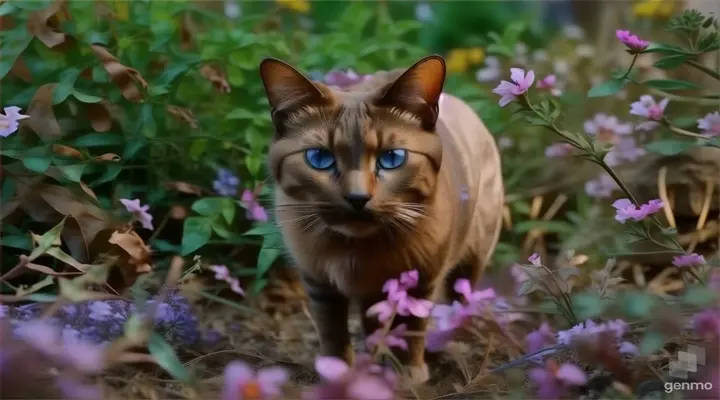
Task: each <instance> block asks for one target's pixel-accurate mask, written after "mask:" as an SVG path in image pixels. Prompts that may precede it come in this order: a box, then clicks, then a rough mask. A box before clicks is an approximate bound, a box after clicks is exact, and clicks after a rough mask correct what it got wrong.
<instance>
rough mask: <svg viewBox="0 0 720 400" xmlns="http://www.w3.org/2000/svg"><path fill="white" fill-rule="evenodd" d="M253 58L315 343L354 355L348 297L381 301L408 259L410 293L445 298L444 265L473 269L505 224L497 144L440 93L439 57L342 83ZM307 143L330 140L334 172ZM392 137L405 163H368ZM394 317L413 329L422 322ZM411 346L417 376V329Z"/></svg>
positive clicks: (283, 220) (280, 210) (459, 104)
mask: <svg viewBox="0 0 720 400" xmlns="http://www.w3.org/2000/svg"><path fill="white" fill-rule="evenodd" d="M260 69H261V75H262V78H263V82H264V84H265V88H266V92H267V95H268V99H269V101H270V104H271V106H272V108H273V121H274V125H275V128H276V134H275V137H274V139H273V143H272V145H271V148H270V155H269V166H270V171H271V174H272V176H273V178H274V180H275V182H276V184H277V186H276V192H275V202H276V205H275V217H276V220H277V222H278V224H279V225H280V227H281V231H282V234H283V237H284V240H285V244H286V246H287V249H288V251H289V253H290V255H291V256H292V258H293V259H294V261H295V263H296V264H297V266H298V268H299V270H300V272H301V275H302V276H303V280H304V283H305V287H306V289H307V291H308V295H309V298H310V308H311V313H312V315H313V319H314V320H315V323H316V325H317V327H318V330H319V335H320V339H321V352H322V353H323V354H325V355H332V356H337V357H342V358H344V359H346V360H347V361H351V360H352V357H353V355H352V351H351V348H350V337H349V334H348V329H347V318H348V306H349V304H350V300H351V299H352V300H357V301H358V302H359V303H360V304H361V306H362V309H363V311H364V310H365V309H367V307H369V306H370V305H372V304H373V303H375V302H377V301H379V300H382V298H383V293H382V292H381V289H382V286H383V284H384V282H385V281H387V280H388V279H391V278H396V277H398V276H399V275H400V273H402V272H404V271H408V270H412V269H417V270H419V272H420V275H421V283H420V285H419V286H418V288H417V290H415V291H414V293H412V294H413V295H414V296H416V297H424V298H431V299H440V298H442V297H447V295H449V294H450V293H448V286H447V285H444V284H443V282H444V280H445V279H446V278H448V277H449V276H451V277H452V278H451V279H452V280H453V281H454V279H456V278H458V277H461V276H465V277H468V278H470V279H471V280H472V281H473V282H476V281H477V280H478V279H479V277H480V275H481V273H482V270H483V269H484V267H485V266H486V264H487V262H488V260H489V258H490V256H491V254H492V251H493V250H494V247H495V245H496V243H497V238H498V235H499V231H500V226H501V215H502V207H503V185H502V177H501V171H500V159H499V154H498V150H497V147H496V145H495V142H494V140H493V138H492V136H491V135H490V133H489V132H488V130H487V128H486V127H485V126H484V125H483V123H482V122H481V120H480V119H479V118H478V117H477V115H476V114H475V113H474V112H473V111H472V109H471V108H470V107H469V106H468V105H467V104H466V103H464V102H463V101H461V100H460V99H458V98H456V97H453V96H450V95H447V94H442V98H441V97H440V96H441V92H442V86H443V83H444V79H445V63H444V61H443V60H442V58H440V57H436V56H431V57H427V58H425V59H423V60H420V61H419V62H418V63H416V64H415V65H414V66H412V67H411V68H409V69H408V70H395V71H390V72H380V73H377V74H376V75H375V76H374V77H373V79H372V80H370V81H369V82H365V83H362V84H359V85H356V86H354V87H350V88H347V89H344V90H337V89H332V88H329V87H327V86H325V85H323V84H322V83H319V82H310V81H309V80H307V79H306V78H305V77H304V76H302V75H301V74H300V73H299V72H297V71H296V70H294V69H293V68H292V67H290V66H289V65H287V64H285V63H283V62H281V61H278V60H272V59H268V60H265V61H263V63H262V64H261V68H260ZM438 103H439V104H438ZM438 115H439V116H438ZM311 147H324V148H327V149H329V150H331V151H332V152H333V154H334V155H335V157H336V162H337V171H338V172H337V173H336V174H333V173H330V172H327V171H318V170H314V169H312V168H311V167H310V166H309V165H308V164H307V163H306V162H305V159H304V150H305V149H307V148H311ZM394 148H403V149H407V151H408V156H407V161H406V163H405V164H404V165H403V166H401V167H399V168H397V169H394V170H384V171H381V172H380V173H379V175H378V174H376V170H375V165H376V156H377V155H378V154H379V152H380V151H382V150H386V149H394ZM348 193H362V194H367V195H369V196H371V200H370V201H369V202H368V203H367V206H366V209H367V210H369V212H370V214H371V215H372V219H371V220H369V221H368V220H362V219H356V218H354V214H353V212H354V210H353V209H352V208H351V207H349V204H348V202H347V201H346V200H345V199H344V197H343V196H345V195H347V194H348ZM456 267H457V268H456ZM451 273H452V274H451ZM449 274H450V275H449ZM449 283H452V282H449ZM449 287H450V288H451V287H452V286H451V285H450V286H449ZM396 322H397V323H399V322H405V323H408V324H409V328H410V329H412V330H418V331H424V330H425V325H426V321H423V320H420V319H418V318H405V319H404V320H402V321H401V320H400V319H398V321H396ZM364 327H365V331H366V334H369V333H371V332H372V331H373V330H374V329H375V328H376V327H377V324H376V323H374V321H372V320H370V319H367V318H366V319H365V321H364ZM409 345H410V348H409V354H406V355H405V356H406V357H405V361H406V362H408V363H409V364H410V366H411V367H414V370H415V371H419V372H418V373H419V374H420V376H418V377H417V379H418V380H424V379H426V378H427V376H426V375H427V367H426V366H425V363H424V339H423V337H410V338H409ZM411 369H412V368H411Z"/></svg>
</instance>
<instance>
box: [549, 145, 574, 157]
mask: <svg viewBox="0 0 720 400" xmlns="http://www.w3.org/2000/svg"><path fill="white" fill-rule="evenodd" d="M574 149H575V148H574V147H573V146H572V145H571V144H570V143H565V142H558V143H553V144H551V145H550V146H548V147H546V148H545V157H565V156H567V155H570V154H572V152H573V150H574Z"/></svg>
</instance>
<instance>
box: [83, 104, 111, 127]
mask: <svg viewBox="0 0 720 400" xmlns="http://www.w3.org/2000/svg"><path fill="white" fill-rule="evenodd" d="M105 103H107V101H102V102H100V103H91V104H88V105H87V114H88V118H89V119H90V125H91V126H92V127H93V129H95V131H96V132H107V131H109V130H110V128H112V116H111V115H110V110H108V105H107V104H105Z"/></svg>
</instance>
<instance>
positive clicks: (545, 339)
mask: <svg viewBox="0 0 720 400" xmlns="http://www.w3.org/2000/svg"><path fill="white" fill-rule="evenodd" d="M525 342H526V343H527V352H528V353H534V352H536V351H540V350H542V349H544V348H545V347H547V346H548V345H550V344H553V343H555V334H554V333H553V331H552V328H551V327H550V325H548V323H547V322H543V323H542V325H540V328H538V329H537V330H534V331H532V332H530V333H528V335H527V336H526V337H525Z"/></svg>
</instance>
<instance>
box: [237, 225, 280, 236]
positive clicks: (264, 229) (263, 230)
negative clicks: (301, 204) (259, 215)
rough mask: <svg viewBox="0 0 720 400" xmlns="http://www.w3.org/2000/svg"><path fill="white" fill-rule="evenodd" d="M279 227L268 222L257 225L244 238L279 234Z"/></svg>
mask: <svg viewBox="0 0 720 400" xmlns="http://www.w3.org/2000/svg"><path fill="white" fill-rule="evenodd" d="M278 232H279V230H278V227H277V226H275V224H273V223H270V222H266V223H264V224H261V225H257V226H255V227H253V228H252V229H250V230H248V231H247V232H245V233H243V235H244V236H267V235H272V234H275V233H278Z"/></svg>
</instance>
